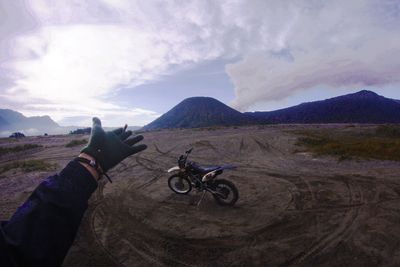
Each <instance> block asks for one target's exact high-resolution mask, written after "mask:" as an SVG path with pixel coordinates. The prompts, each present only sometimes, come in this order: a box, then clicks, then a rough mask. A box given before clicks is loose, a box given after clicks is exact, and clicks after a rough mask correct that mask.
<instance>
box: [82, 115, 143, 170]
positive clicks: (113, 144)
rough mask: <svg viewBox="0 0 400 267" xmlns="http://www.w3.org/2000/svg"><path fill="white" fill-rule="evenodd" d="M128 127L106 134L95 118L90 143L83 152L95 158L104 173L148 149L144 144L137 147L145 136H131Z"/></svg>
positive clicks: (98, 120)
mask: <svg viewBox="0 0 400 267" xmlns="http://www.w3.org/2000/svg"><path fill="white" fill-rule="evenodd" d="M126 127H127V125H125V127H123V128H118V129H116V130H114V131H109V132H105V131H104V129H103V128H102V127H101V121H100V119H98V118H93V127H92V132H91V135H90V140H89V143H88V145H87V146H86V147H84V148H83V149H82V150H81V152H82V153H86V154H88V155H90V156H92V157H93V158H95V159H96V161H97V162H98V164H99V165H100V167H101V168H102V170H103V172H107V171H108V170H109V169H111V168H113V167H114V166H115V165H117V164H118V163H120V162H121V161H122V160H124V159H125V158H127V157H129V156H131V155H133V154H136V153H138V152H140V151H143V150H145V149H146V148H147V146H146V145H144V144H141V145H136V144H137V143H138V142H140V141H141V140H143V136H142V135H137V136H131V135H132V131H130V130H128V131H127V130H126Z"/></svg>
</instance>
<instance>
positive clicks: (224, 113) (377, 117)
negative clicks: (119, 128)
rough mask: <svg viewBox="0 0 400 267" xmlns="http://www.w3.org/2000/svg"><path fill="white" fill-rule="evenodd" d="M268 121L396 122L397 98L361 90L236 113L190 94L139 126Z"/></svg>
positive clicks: (399, 104) (399, 107)
mask: <svg viewBox="0 0 400 267" xmlns="http://www.w3.org/2000/svg"><path fill="white" fill-rule="evenodd" d="M270 123H278V124H279V123H400V100H395V99H389V98H385V97H383V96H380V95H378V94H376V93H374V92H372V91H368V90H362V91H359V92H357V93H353V94H347V95H343V96H338V97H334V98H330V99H326V100H321V101H314V102H307V103H302V104H300V105H296V106H293V107H289V108H284V109H279V110H275V111H266V112H259V111H257V112H245V113H240V112H239V111H237V110H234V109H232V108H230V107H228V106H227V105H225V104H223V103H221V102H220V101H218V100H216V99H214V98H211V97H191V98H187V99H185V100H183V101H182V102H181V103H179V104H178V105H176V106H175V107H173V108H172V109H171V110H170V111H168V112H166V113H165V114H163V115H162V116H161V117H159V118H157V119H156V120H154V121H153V122H151V123H150V124H148V125H146V126H144V127H143V128H142V129H143V130H153V129H167V128H196V127H209V126H233V125H249V124H270Z"/></svg>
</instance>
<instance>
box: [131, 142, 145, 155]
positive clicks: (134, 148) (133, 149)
mask: <svg viewBox="0 0 400 267" xmlns="http://www.w3.org/2000/svg"><path fill="white" fill-rule="evenodd" d="M146 148H147V146H146V145H143V144H142V145H138V146H132V147H131V155H133V154H136V153H138V152H140V151H143V150H145V149H146Z"/></svg>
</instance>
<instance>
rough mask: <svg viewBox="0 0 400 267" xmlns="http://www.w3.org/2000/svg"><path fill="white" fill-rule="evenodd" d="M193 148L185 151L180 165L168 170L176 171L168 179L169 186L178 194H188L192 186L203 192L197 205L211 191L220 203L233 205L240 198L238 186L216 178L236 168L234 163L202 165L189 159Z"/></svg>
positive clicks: (180, 158) (179, 160)
mask: <svg viewBox="0 0 400 267" xmlns="http://www.w3.org/2000/svg"><path fill="white" fill-rule="evenodd" d="M192 150H193V148H191V149H189V150H188V151H186V152H185V154H184V155H181V156H180V157H179V159H178V166H175V167H172V168H171V169H169V170H168V172H169V173H170V172H176V171H178V172H177V173H175V174H173V175H172V176H170V177H169V179H168V186H169V188H170V189H171V190H172V191H174V192H175V193H177V194H188V193H189V192H190V191H191V190H192V188H193V187H194V188H196V189H197V190H198V191H201V192H203V195H202V197H201V198H200V200H199V202H198V203H197V205H200V203H201V201H202V200H203V198H204V196H205V194H206V193H207V192H210V193H211V194H212V196H213V197H214V199H215V200H216V201H217V203H218V204H220V205H224V206H233V205H234V204H235V203H236V201H237V200H238V198H239V192H238V190H237V188H236V186H235V185H234V184H233V183H232V182H230V181H228V180H225V179H216V178H217V176H218V175H221V174H222V173H223V171H224V170H229V169H235V168H236V167H235V166H232V165H223V166H207V167H205V166H200V165H198V164H197V163H196V162H192V161H188V160H187V159H188V156H189V154H190V153H191V152H192Z"/></svg>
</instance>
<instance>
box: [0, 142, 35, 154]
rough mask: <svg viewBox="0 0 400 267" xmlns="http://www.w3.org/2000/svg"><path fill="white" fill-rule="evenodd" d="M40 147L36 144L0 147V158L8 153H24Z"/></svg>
mask: <svg viewBox="0 0 400 267" xmlns="http://www.w3.org/2000/svg"><path fill="white" fill-rule="evenodd" d="M38 147H42V146H41V145H36V144H25V145H18V146H13V147H0V156H1V155H5V154H8V153H16V152H20V151H25V150H29V149H33V148H38Z"/></svg>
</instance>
